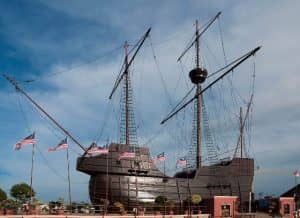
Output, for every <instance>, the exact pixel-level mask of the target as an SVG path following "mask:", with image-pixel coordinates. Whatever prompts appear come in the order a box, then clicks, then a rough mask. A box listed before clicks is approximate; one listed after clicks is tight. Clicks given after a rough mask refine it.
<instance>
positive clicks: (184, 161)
mask: <svg viewBox="0 0 300 218" xmlns="http://www.w3.org/2000/svg"><path fill="white" fill-rule="evenodd" d="M186 164H187V160H186V159H185V158H180V159H179V160H178V161H177V162H176V167H177V168H178V167H182V166H185V165H186Z"/></svg>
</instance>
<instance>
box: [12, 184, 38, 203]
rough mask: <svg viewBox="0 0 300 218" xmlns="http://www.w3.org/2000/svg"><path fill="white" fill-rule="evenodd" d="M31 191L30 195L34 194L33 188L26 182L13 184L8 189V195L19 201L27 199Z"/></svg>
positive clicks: (23, 201) (22, 201)
mask: <svg viewBox="0 0 300 218" xmlns="http://www.w3.org/2000/svg"><path fill="white" fill-rule="evenodd" d="M31 193H32V196H34V195H35V192H34V190H33V189H31V188H30V186H29V185H27V184H26V183H20V184H15V185H13V186H12V187H11V189H10V195H11V196H12V197H13V198H15V199H16V200H17V201H19V202H21V203H26V202H27V201H29V200H30V197H31V196H30V195H31Z"/></svg>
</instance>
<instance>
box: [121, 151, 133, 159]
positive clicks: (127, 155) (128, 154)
mask: <svg viewBox="0 0 300 218" xmlns="http://www.w3.org/2000/svg"><path fill="white" fill-rule="evenodd" d="M123 158H135V153H134V152H132V151H125V152H121V153H120V154H119V160H121V159H123Z"/></svg>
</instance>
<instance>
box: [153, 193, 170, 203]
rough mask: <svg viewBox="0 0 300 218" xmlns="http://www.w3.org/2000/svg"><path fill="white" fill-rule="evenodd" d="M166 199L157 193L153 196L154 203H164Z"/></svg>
mask: <svg viewBox="0 0 300 218" xmlns="http://www.w3.org/2000/svg"><path fill="white" fill-rule="evenodd" d="M167 200H168V199H167V197H165V196H162V195H159V196H157V197H156V198H155V201H154V202H155V204H158V205H162V204H164V203H166V202H167Z"/></svg>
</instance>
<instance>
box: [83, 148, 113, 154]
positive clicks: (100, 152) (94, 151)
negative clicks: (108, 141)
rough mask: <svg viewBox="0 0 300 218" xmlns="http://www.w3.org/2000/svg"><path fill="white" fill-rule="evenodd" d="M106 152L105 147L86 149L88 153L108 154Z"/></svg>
mask: <svg viewBox="0 0 300 218" xmlns="http://www.w3.org/2000/svg"><path fill="white" fill-rule="evenodd" d="M108 152H109V150H108V149H107V148H102V147H92V148H90V149H89V150H88V151H87V153H88V154H108Z"/></svg>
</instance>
